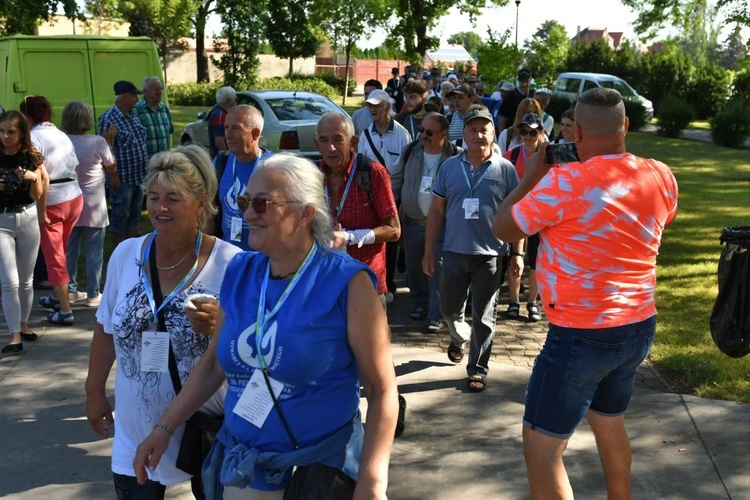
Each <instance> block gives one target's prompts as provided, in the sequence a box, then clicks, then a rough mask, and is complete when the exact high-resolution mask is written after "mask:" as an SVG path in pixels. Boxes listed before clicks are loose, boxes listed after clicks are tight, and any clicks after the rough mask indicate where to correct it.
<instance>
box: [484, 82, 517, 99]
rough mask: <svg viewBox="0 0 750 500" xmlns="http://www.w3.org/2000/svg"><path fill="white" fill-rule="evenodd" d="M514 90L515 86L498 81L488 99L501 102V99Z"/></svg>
mask: <svg viewBox="0 0 750 500" xmlns="http://www.w3.org/2000/svg"><path fill="white" fill-rule="evenodd" d="M514 88H516V86H515V85H513V83H511V82H507V81H505V80H500V83H498V84H497V90H496V91H495V92H493V93H492V95H491V96H490V97H491V98H492V100H493V101H502V100H503V97H505V94H507V93H508V92H510V91H511V90H513V89H514Z"/></svg>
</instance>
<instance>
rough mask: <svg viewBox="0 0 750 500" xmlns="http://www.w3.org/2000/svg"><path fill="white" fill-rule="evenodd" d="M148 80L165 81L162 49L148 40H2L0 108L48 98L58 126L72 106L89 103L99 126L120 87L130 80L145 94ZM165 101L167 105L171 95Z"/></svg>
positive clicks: (68, 37)
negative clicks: (26, 99)
mask: <svg viewBox="0 0 750 500" xmlns="http://www.w3.org/2000/svg"><path fill="white" fill-rule="evenodd" d="M147 76H158V77H160V78H161V79H162V81H163V73H162V70H161V65H160V63H159V55H158V54H157V52H156V45H154V42H153V41H152V40H151V39H150V38H148V37H106V36H94V35H57V36H29V35H14V36H9V37H4V38H0V107H1V108H4V109H6V110H8V109H18V105H19V104H20V103H21V101H23V98H24V97H26V96H28V95H43V96H46V97H47V99H49V100H50V102H51V103H52V110H53V116H52V120H53V121H54V122H55V123H56V124H58V125H59V124H60V118H61V115H62V110H63V108H64V107H65V105H66V104H67V103H69V102H70V101H85V102H87V103H89V104H90V105H91V106H92V107H93V108H94V115H95V124H96V123H97V122H98V120H99V116H100V115H101V114H102V113H104V112H105V111H106V110H107V109H109V108H111V107H112V105H113V104H114V101H115V92H114V89H113V86H114V84H115V82H116V81H118V80H128V81H131V82H133V83H134V84H135V85H136V87H138V88H141V82H142V81H143V79H144V78H146V77H147ZM162 99H163V101H164V103H165V104H166V103H167V93H166V91H165V92H164V97H163V98H162Z"/></svg>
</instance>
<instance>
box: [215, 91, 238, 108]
mask: <svg viewBox="0 0 750 500" xmlns="http://www.w3.org/2000/svg"><path fill="white" fill-rule="evenodd" d="M235 99H237V92H236V91H235V90H234V89H233V88H232V87H221V88H220V89H219V90H217V91H216V104H219V105H222V104H226V103H228V102H229V101H234V100H235Z"/></svg>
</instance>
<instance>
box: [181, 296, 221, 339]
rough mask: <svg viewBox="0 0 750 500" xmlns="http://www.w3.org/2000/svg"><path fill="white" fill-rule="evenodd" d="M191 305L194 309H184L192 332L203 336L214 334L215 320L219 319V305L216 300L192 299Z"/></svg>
mask: <svg viewBox="0 0 750 500" xmlns="http://www.w3.org/2000/svg"><path fill="white" fill-rule="evenodd" d="M191 303H192V304H193V306H194V307H185V314H186V315H187V318H188V321H190V326H191V327H193V330H195V331H196V332H197V333H202V334H204V335H213V334H214V333H216V319H217V318H218V317H219V303H218V302H217V301H216V299H214V300H200V299H193V300H191Z"/></svg>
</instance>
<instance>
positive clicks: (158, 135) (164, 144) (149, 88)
mask: <svg viewBox="0 0 750 500" xmlns="http://www.w3.org/2000/svg"><path fill="white" fill-rule="evenodd" d="M141 88H142V89H143V99H141V100H140V101H138V104H136V106H135V110H134V113H135V114H137V115H138V118H140V119H141V123H143V126H144V127H146V149H147V150H148V157H149V158H151V157H152V156H154V155H155V154H156V153H158V152H159V151H169V148H170V145H171V143H172V140H171V139H172V133H174V125H172V115H171V114H170V113H169V109H168V108H167V107H166V106H165V105H164V103H163V102H161V96H162V93H163V92H164V86H163V85H162V83H161V80H159V78H158V77H156V76H149V77H147V78H146V79H145V80H143V84H142V85H141Z"/></svg>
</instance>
